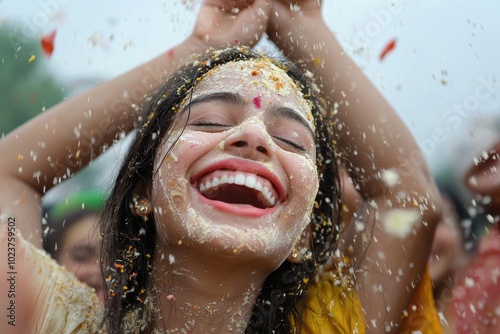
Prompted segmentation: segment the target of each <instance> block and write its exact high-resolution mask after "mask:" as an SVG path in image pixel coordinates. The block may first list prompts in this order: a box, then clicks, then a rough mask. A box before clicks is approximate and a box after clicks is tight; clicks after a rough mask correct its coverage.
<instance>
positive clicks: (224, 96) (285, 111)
mask: <svg viewBox="0 0 500 334" xmlns="http://www.w3.org/2000/svg"><path fill="white" fill-rule="evenodd" d="M214 101H221V102H226V103H230V104H233V105H236V106H245V105H247V104H248V102H247V101H246V99H245V98H243V96H241V95H240V94H238V93H233V92H217V93H208V94H203V95H200V96H198V97H195V98H194V99H192V100H191V102H189V103H188V104H187V105H186V106H185V107H184V109H183V112H184V111H186V110H187V109H189V108H191V107H192V106H194V105H197V104H200V103H205V102H214ZM269 112H270V113H271V115H273V116H274V117H280V116H281V117H284V118H287V119H291V120H294V121H297V122H299V123H301V124H302V125H304V126H305V127H306V128H307V129H308V130H309V132H310V133H311V135H312V137H313V138H314V132H313V130H312V129H311V126H310V125H309V123H307V121H306V120H305V119H304V117H302V116H300V113H299V112H298V111H296V110H293V109H291V108H288V107H282V106H280V107H273V108H271V109H270V110H269Z"/></svg>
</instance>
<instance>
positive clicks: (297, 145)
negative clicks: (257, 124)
mask: <svg viewBox="0 0 500 334" xmlns="http://www.w3.org/2000/svg"><path fill="white" fill-rule="evenodd" d="M274 138H276V139H277V140H279V141H280V142H283V143H285V144H286V145H288V146H291V147H293V148H294V149H296V150H299V151H300V152H306V151H307V150H306V148H305V147H304V146H302V145H299V144H297V143H294V142H293V141H290V140H288V139H285V138H281V137H276V136H274Z"/></svg>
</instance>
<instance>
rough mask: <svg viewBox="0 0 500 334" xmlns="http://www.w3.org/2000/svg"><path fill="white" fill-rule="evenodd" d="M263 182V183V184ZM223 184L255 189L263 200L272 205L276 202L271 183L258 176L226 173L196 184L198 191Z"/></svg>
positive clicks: (204, 190)
mask: <svg viewBox="0 0 500 334" xmlns="http://www.w3.org/2000/svg"><path fill="white" fill-rule="evenodd" d="M263 183H264V185H263ZM223 184H237V185H240V186H245V187H247V188H250V189H255V190H257V191H258V192H259V194H261V195H262V197H263V198H261V199H263V200H265V201H266V202H267V203H269V204H270V205H271V206H273V205H274V204H275V203H276V197H275V195H274V191H273V190H272V185H271V183H270V182H269V181H268V180H267V179H264V178H262V177H260V176H256V175H254V174H245V173H240V172H238V173H235V174H234V172H232V173H227V174H223V175H220V176H213V177H210V178H207V179H206V180H205V181H204V182H201V183H199V184H198V189H199V191H200V192H205V193H207V192H209V191H215V190H216V189H217V188H218V187H219V186H220V185H223Z"/></svg>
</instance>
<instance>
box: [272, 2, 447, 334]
mask: <svg viewBox="0 0 500 334" xmlns="http://www.w3.org/2000/svg"><path fill="white" fill-rule="evenodd" d="M319 2H320V1H317V0H300V1H288V0H275V1H274V2H273V14H272V15H271V18H270V25H269V28H268V35H269V36H270V38H271V40H273V41H274V43H275V44H276V45H277V46H278V47H279V48H280V49H281V50H283V52H284V54H285V55H286V56H287V57H288V58H291V59H292V60H294V61H302V62H303V64H304V66H306V67H307V69H308V70H310V71H311V72H312V73H313V74H314V75H315V77H316V78H317V80H318V83H319V87H320V89H321V90H322V92H323V94H324V96H325V97H326V98H327V99H328V101H330V108H331V109H330V110H331V112H332V119H334V120H335V121H336V122H337V123H336V127H337V129H338V131H339V135H340V140H339V143H338V145H339V149H340V152H341V153H342V159H343V160H345V161H343V162H345V163H346V165H347V167H348V170H349V174H350V175H351V177H352V178H353V179H354V181H355V183H356V185H357V189H358V190H359V192H360V194H361V196H363V197H364V199H365V201H366V202H367V203H368V206H369V207H370V208H371V209H372V211H374V213H373V214H372V215H371V217H372V220H374V222H375V225H374V226H368V225H367V226H364V232H363V233H366V232H367V231H368V232H369V233H367V235H361V236H359V235H358V237H357V238H355V239H356V240H357V241H356V242H355V243H354V244H353V249H354V260H355V261H356V263H357V265H358V266H359V268H360V273H358V275H357V277H356V278H357V282H358V284H360V285H361V290H360V291H361V292H360V297H361V300H362V304H363V308H364V312H365V317H366V322H367V329H368V330H369V331H370V332H383V333H386V332H396V331H397V324H399V322H400V320H401V318H402V315H403V314H402V313H403V310H405V309H406V308H407V306H408V304H409V302H410V299H411V296H412V292H413V290H414V287H415V285H416V283H417V282H418V281H419V278H420V277H421V274H422V273H423V271H424V269H425V265H426V262H427V259H428V255H429V250H430V246H431V241H432V235H433V233H434V228H435V225H436V224H437V222H438V220H439V219H438V218H439V211H440V210H439V207H440V200H439V195H438V192H437V190H436V189H435V187H434V183H433V180H432V178H431V177H430V175H429V173H428V170H427V167H426V163H425V161H424V157H423V155H422V153H421V152H420V149H419V148H418V146H417V144H416V143H415V141H414V139H413V137H412V135H411V134H410V132H409V131H408V129H407V128H406V126H405V124H403V122H402V121H401V119H400V118H399V117H398V115H397V114H396V112H395V111H394V110H393V108H392V107H391V106H390V105H389V103H388V102H387V101H386V100H385V98H384V97H383V96H382V95H381V94H380V92H379V91H378V90H377V89H376V88H375V87H374V85H373V84H372V83H371V82H370V81H369V80H368V79H367V77H366V76H365V75H364V74H363V72H362V71H361V70H360V69H359V67H357V66H356V64H354V63H353V62H352V60H351V59H350V58H349V56H348V55H347V54H346V53H345V52H344V50H343V49H342V46H341V45H340V44H339V42H338V41H337V39H336V38H335V36H334V35H333V33H332V32H331V31H330V30H329V28H328V27H327V25H326V24H325V22H324V20H323V17H322V12H321V5H320V4H319ZM375 211H376V213H375ZM351 225H352V226H351V227H352V228H353V229H355V228H356V227H357V228H358V231H359V230H361V228H360V226H361V225H359V224H351ZM353 233H356V231H353ZM363 273H365V274H363ZM388 328H389V329H390V330H389V331H388Z"/></svg>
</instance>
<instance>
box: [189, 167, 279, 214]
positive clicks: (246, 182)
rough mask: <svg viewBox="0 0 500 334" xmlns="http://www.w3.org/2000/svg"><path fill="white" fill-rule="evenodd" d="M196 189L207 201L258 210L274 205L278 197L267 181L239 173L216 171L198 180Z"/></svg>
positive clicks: (272, 186) (249, 174)
mask: <svg viewBox="0 0 500 334" xmlns="http://www.w3.org/2000/svg"><path fill="white" fill-rule="evenodd" d="M196 188H197V189H198V191H199V192H200V194H202V195H203V196H204V197H206V198H207V199H210V200H213V201H220V202H224V203H227V204H242V205H249V206H253V207H255V208H258V209H268V208H272V207H274V206H275V205H276V202H277V199H279V195H278V192H277V190H276V189H275V187H274V185H273V184H272V183H271V181H269V180H268V179H266V178H264V177H262V176H259V175H255V174H251V173H246V172H240V171H233V170H216V171H213V172H210V173H208V174H205V175H203V176H202V177H201V178H200V179H198V181H197V184H196Z"/></svg>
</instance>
